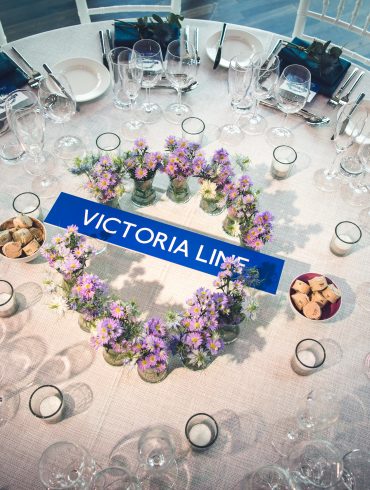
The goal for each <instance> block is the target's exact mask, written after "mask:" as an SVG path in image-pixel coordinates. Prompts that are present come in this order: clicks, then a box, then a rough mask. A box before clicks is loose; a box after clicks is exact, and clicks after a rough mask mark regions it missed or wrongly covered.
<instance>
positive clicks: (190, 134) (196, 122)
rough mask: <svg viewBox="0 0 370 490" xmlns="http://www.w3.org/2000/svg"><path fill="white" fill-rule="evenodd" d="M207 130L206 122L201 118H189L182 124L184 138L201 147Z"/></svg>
mask: <svg viewBox="0 0 370 490" xmlns="http://www.w3.org/2000/svg"><path fill="white" fill-rule="evenodd" d="M205 128H206V126H205V124H204V122H203V121H202V120H201V119H200V118H199V117H187V118H186V119H184V120H183V121H182V123H181V129H182V137H183V138H185V139H186V140H187V141H190V142H191V143H195V144H197V145H199V146H201V144H202V140H203V136H204V130H205Z"/></svg>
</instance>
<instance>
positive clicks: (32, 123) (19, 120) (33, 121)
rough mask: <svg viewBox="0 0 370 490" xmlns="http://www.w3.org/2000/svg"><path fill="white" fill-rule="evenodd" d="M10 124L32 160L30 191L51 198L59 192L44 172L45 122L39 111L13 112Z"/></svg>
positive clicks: (57, 187)
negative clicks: (33, 176)
mask: <svg viewBox="0 0 370 490" xmlns="http://www.w3.org/2000/svg"><path fill="white" fill-rule="evenodd" d="M12 124H13V128H14V132H15V134H16V136H17V138H18V140H19V142H20V143H21V145H22V147H23V149H24V151H25V152H27V153H28V154H29V155H30V156H31V158H32V159H33V160H34V165H33V173H34V174H35V175H36V177H35V178H34V179H33V181H32V190H33V191H34V192H35V193H36V194H38V195H39V196H40V197H53V196H55V195H56V194H57V193H58V192H59V182H58V180H57V178H56V177H54V176H53V175H50V173H49V172H47V171H46V163H47V159H48V158H49V157H50V156H49V155H48V154H47V153H45V152H44V140H45V120H44V116H43V114H42V113H41V111H40V110H39V109H28V110H21V111H15V113H14V115H13V118H12Z"/></svg>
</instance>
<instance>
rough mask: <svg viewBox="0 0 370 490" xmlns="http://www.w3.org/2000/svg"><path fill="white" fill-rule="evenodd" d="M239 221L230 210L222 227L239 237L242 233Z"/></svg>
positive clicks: (226, 231)
mask: <svg viewBox="0 0 370 490" xmlns="http://www.w3.org/2000/svg"><path fill="white" fill-rule="evenodd" d="M239 222H240V220H239V218H236V217H234V216H232V215H231V214H230V213H229V210H228V214H227V216H226V218H225V219H224V221H223V223H222V229H223V230H224V232H225V233H227V234H228V235H230V236H234V237H237V236H239V234H240V226H239Z"/></svg>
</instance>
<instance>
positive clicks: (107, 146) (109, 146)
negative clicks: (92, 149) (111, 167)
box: [95, 132, 121, 153]
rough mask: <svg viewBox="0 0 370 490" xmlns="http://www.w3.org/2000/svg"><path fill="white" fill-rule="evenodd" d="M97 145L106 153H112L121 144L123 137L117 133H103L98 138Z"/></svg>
mask: <svg viewBox="0 0 370 490" xmlns="http://www.w3.org/2000/svg"><path fill="white" fill-rule="evenodd" d="M95 144H96V146H97V147H98V148H99V150H101V151H102V152H104V153H111V152H113V151H115V150H117V148H119V146H120V144H121V138H120V137H119V136H118V134H116V133H110V132H107V133H102V134H99V136H98V137H97V138H96V142H95Z"/></svg>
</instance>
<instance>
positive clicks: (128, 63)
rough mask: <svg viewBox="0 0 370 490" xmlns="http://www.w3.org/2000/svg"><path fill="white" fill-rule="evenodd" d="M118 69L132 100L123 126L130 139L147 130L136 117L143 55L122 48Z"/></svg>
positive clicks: (125, 89) (126, 91) (124, 132)
mask: <svg viewBox="0 0 370 490" xmlns="http://www.w3.org/2000/svg"><path fill="white" fill-rule="evenodd" d="M118 69H119V73H120V76H121V79H122V85H123V90H124V92H125V93H126V95H127V97H128V98H129V100H130V111H129V113H128V114H129V120H128V121H125V122H124V123H123V126H122V131H123V135H124V137H125V138H126V139H128V140H129V141H132V140H134V139H136V138H137V137H138V136H142V135H143V134H144V133H145V131H146V128H145V124H144V122H143V121H141V120H138V119H137V118H136V117H135V111H134V105H135V102H136V99H137V97H138V95H139V91H140V87H141V82H142V79H143V63H142V60H141V57H140V56H138V55H136V53H135V52H134V51H133V50H132V49H129V48H125V49H122V51H121V52H120V54H119V56H118Z"/></svg>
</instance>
